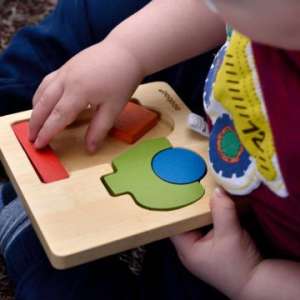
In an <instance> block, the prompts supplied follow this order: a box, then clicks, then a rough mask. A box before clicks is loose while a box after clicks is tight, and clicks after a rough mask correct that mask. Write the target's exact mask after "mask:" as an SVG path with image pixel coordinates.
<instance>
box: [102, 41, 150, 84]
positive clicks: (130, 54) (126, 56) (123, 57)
mask: <svg viewBox="0 0 300 300" xmlns="http://www.w3.org/2000/svg"><path fill="white" fill-rule="evenodd" d="M103 42H104V43H105V44H106V45H107V46H108V47H109V48H111V51H113V52H115V55H116V60H119V61H121V62H122V65H127V66H128V70H132V71H133V72H134V73H135V76H136V77H137V78H138V79H139V80H140V81H141V80H142V79H143V78H144V77H145V76H147V75H148V74H147V72H146V71H145V68H144V65H143V64H142V62H141V61H140V60H139V59H138V57H137V55H136V53H135V52H134V51H133V50H132V48H131V47H128V46H127V45H126V43H124V42H123V41H122V40H120V39H118V38H116V37H115V36H114V35H108V37H107V38H106V39H105V40H104V41H103Z"/></svg>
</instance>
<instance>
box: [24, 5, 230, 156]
mask: <svg viewBox="0 0 300 300" xmlns="http://www.w3.org/2000/svg"><path fill="white" fill-rule="evenodd" d="M224 37H225V31H224V24H223V22H222V21H221V20H220V19H219V17H218V16H217V15H215V14H213V13H211V12H210V11H209V10H208V9H207V7H206V6H205V4H203V2H202V1H199V0H154V1H151V3H150V4H148V5H147V6H145V7H144V8H143V9H142V10H140V11H139V12H138V13H136V14H134V15H133V16H131V17H130V18H128V19H127V20H125V21H124V22H123V23H121V24H120V25H119V26H117V27H116V28H115V29H114V30H113V31H112V32H111V33H110V34H109V35H108V37H107V38H106V39H105V40H104V41H103V42H101V43H99V44H97V45H94V46H92V47H90V48H88V49H86V50H85V51H83V52H81V53H80V54H78V55H76V56H75V57H74V58H73V59H71V60H70V61H69V62H68V63H66V64H65V65H64V66H63V67H62V68H60V69H59V70H57V71H56V72H54V73H51V74H50V75H49V76H47V77H46V78H45V80H44V81H43V83H42V84H41V86H40V87H39V89H38V90H37V92H36V95H35V97H34V99H33V105H34V109H33V113H32V118H31V121H30V139H31V140H33V141H35V146H36V147H37V148H41V147H43V146H45V145H47V144H48V143H49V141H50V140H51V138H52V137H53V136H54V135H55V134H57V133H58V132H59V131H60V130H62V129H63V128H64V127H66V126H67V125H68V124H70V123H71V122H72V121H74V119H75V118H76V117H77V115H78V114H79V113H80V112H81V111H82V110H84V109H85V108H86V107H87V106H88V105H89V104H90V105H92V106H93V107H94V109H96V113H95V115H94V117H93V119H92V121H91V123H90V126H89V129H88V131H87V136H86V143H87V147H88V149H89V150H90V151H94V150H95V149H96V146H97V144H98V142H99V141H101V140H102V139H103V138H104V137H105V135H106V133H107V132H108V130H109V129H110V128H111V127H112V125H113V123H114V120H115V118H116V116H117V115H118V113H119V112H120V111H121V109H122V108H123V106H124V105H125V103H126V102H127V101H128V99H129V98H130V96H131V95H132V93H133V92H134V90H135V89H136V87H137V86H138V84H139V83H140V82H141V80H142V79H143V77H144V76H146V75H148V74H151V73H153V72H155V71H158V70H161V69H164V68H166V67H168V66H170V65H173V64H175V63H177V62H179V61H182V60H185V59H188V58H191V57H193V56H196V55H197V54H200V53H203V52H205V51H207V50H209V49H211V48H213V47H215V46H217V45H219V44H221V43H222V42H223V40H224Z"/></svg>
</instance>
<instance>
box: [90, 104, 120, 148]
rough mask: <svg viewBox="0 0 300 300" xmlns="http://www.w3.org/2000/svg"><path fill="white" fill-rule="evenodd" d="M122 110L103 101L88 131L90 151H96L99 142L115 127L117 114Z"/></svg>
mask: <svg viewBox="0 0 300 300" xmlns="http://www.w3.org/2000/svg"><path fill="white" fill-rule="evenodd" d="M120 111H121V108H120V109H116V108H114V107H113V106H112V105H111V103H103V104H102V105H101V106H99V108H98V109H97V111H96V112H95V114H94V116H93V119H92V120H91V123H90V125H89V128H88V130H87V133H86V145H87V148H88V150H89V151H90V152H94V151H96V149H97V147H98V146H99V144H100V143H101V142H102V140H103V139H104V138H105V137H106V135H107V134H108V131H109V130H110V129H111V128H112V127H113V125H114V121H115V119H116V116H117V115H118V114H119V112H120Z"/></svg>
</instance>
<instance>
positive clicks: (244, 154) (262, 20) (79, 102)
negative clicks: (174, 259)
mask: <svg viewBox="0 0 300 300" xmlns="http://www.w3.org/2000/svg"><path fill="white" fill-rule="evenodd" d="M209 7H210V9H212V8H213V10H214V11H217V13H216V14H215V13H212V12H211V11H209V10H208V8H207V7H206V6H205V4H204V3H203V2H201V1H196V0H189V1H182V0H172V1H171V0H165V1H163V0H161V1H159V0H157V1H151V2H150V3H149V4H148V5H147V6H145V7H144V8H143V9H141V10H140V11H139V12H138V13H136V14H135V15H133V16H132V17H130V18H128V19H126V20H125V22H123V23H121V24H120V25H118V26H117V27H116V28H115V29H114V30H112V31H111V32H110V33H109V35H108V36H107V37H106V38H105V39H104V41H103V42H100V43H99V44H96V45H94V46H92V47H90V48H88V49H86V50H85V51H83V52H81V53H80V54H79V55H77V56H75V57H74V58H72V59H71V60H70V61H69V62H67V63H66V64H65V65H64V66H63V67H61V68H59V69H58V70H57V71H55V72H54V73H52V74H50V75H49V76H48V77H46V79H45V80H44V81H43V83H42V84H41V85H40V87H39V88H38V90H37V92H36V94H35V96H34V100H33V106H34V108H33V114H32V118H31V122H30V125H31V135H30V138H31V139H32V141H34V143H35V146H36V147H37V148H40V147H43V146H45V145H46V144H47V143H48V142H49V141H50V140H51V138H52V137H53V136H54V135H55V134H56V133H57V132H58V131H60V130H62V129H63V128H64V127H65V126H66V125H68V124H69V123H70V122H72V121H73V120H74V119H75V118H76V116H77V114H78V113H79V112H80V111H81V110H83V109H84V108H86V106H87V105H88V104H91V105H92V106H94V107H95V108H96V109H97V112H96V114H95V116H94V118H93V120H92V122H91V124H90V127H89V129H88V132H87V136H86V143H87V147H88V149H89V150H90V151H95V150H96V148H97V146H98V145H99V141H101V139H103V137H104V136H105V134H106V132H107V131H108V130H109V128H110V127H111V125H112V124H113V120H114V118H115V116H116V115H117V114H118V112H119V111H120V110H121V109H122V107H123V106H124V104H125V101H126V100H127V99H128V98H129V96H130V95H131V93H132V92H133V91H134V89H135V88H136V86H137V85H138V84H139V83H140V82H141V80H142V78H143V77H144V76H145V75H149V74H151V73H153V72H156V71H159V70H161V69H163V68H165V67H168V66H170V65H172V64H174V63H177V62H178V61H180V60H183V59H187V58H190V57H192V56H195V55H197V54H198V53H203V52H204V51H206V50H209V49H211V48H212V47H216V46H217V45H219V44H221V43H222V42H223V41H224V39H225V25H224V22H223V19H224V20H225V21H226V23H229V24H230V25H231V26H233V27H234V29H236V30H239V31H240V32H241V33H243V34H245V35H247V36H248V37H249V38H251V40H253V41H255V42H251V41H250V40H249V38H246V36H244V35H243V34H240V33H237V32H235V31H233V33H232V35H231V37H229V39H228V42H227V43H226V44H225V46H224V47H223V48H222V49H221V52H220V53H219V54H218V56H217V57H216V60H215V63H214V65H213V68H212V70H211V72H210V74H209V77H208V80H207V85H206V91H205V92H206V94H205V97H204V100H205V108H206V110H207V112H208V114H209V115H210V117H211V123H212V125H213V127H212V132H211V136H210V153H209V154H210V160H211V166H212V171H213V172H215V174H216V178H217V180H218V182H220V184H221V185H223V187H224V188H226V189H227V190H228V191H230V192H232V193H234V194H237V195H246V194H249V193H251V197H252V200H253V201H252V203H251V204H252V206H253V209H254V211H255V213H256V216H257V220H258V222H259V223H261V225H262V228H263V229H264V231H265V233H266V235H267V236H268V242H269V243H270V245H271V246H272V249H273V250H274V251H273V253H274V254H276V259H264V258H263V257H262V255H261V254H260V253H259V251H258V250H257V248H256V246H255V245H254V242H253V241H252V240H251V238H250V237H249V235H248V234H247V233H246V232H245V231H244V230H243V229H241V227H240V224H239V222H238V219H237V216H236V212H235V208H234V205H233V203H232V201H231V200H230V199H229V198H228V196H226V195H225V194H224V192H222V191H221V190H220V189H218V190H217V191H216V192H215V194H214V196H213V199H212V203H211V207H212V214H213V221H214V229H213V231H211V232H210V233H208V234H207V235H206V236H204V237H202V236H201V234H200V233H198V232H191V233H186V234H183V235H181V236H178V237H174V238H173V242H174V244H175V246H176V248H177V251H178V254H179V257H180V258H181V260H182V262H183V263H184V264H185V266H186V267H187V268H188V269H189V270H190V271H191V272H192V273H193V274H195V275H196V276H197V277H199V278H200V279H202V280H204V281H206V282H207V283H209V284H211V285H213V286H214V287H216V288H217V289H218V290H220V291H221V292H222V293H224V294H225V295H227V296H228V297H230V298H232V299H276V298H277V299H299V296H300V289H299V281H300V280H299V278H300V277H299V275H300V264H299V263H298V262H296V261H299V257H300V252H299V250H300V244H299V243H300V239H299V221H298V219H297V216H298V214H297V212H299V210H300V207H299V204H298V203H297V196H298V195H299V188H298V184H297V182H296V176H295V173H296V169H297V166H299V159H298V158H297V157H298V149H297V147H298V145H299V142H298V141H297V136H298V135H297V131H296V128H297V126H296V116H297V115H298V113H297V111H295V110H297V106H296V105H293V106H292V110H291V111H290V107H291V106H290V105H284V104H286V103H287V101H289V102H290V101H294V99H295V98H294V97H295V95H297V93H296V88H297V86H298V84H297V83H299V80H297V79H298V77H297V76H298V74H299V69H298V68H299V53H298V52H297V51H296V50H297V49H299V48H300V45H299V36H298V35H299V34H298V31H297V28H298V26H297V25H299V24H298V22H299V20H298V16H299V13H300V4H298V3H297V2H296V1H293V0H290V1H289V3H288V4H287V2H286V3H285V4H283V3H282V2H280V1H275V2H274V0H273V1H271V0H264V1H259V2H258V1H250V0H249V1H240V2H237V1H234V0H218V1H214V2H212V1H210V2H209ZM282 16H284V17H283V18H282ZM287 16H288V18H287ZM254 18H255V22H253V20H254ZM279 20H280V23H279V24H280V26H277V24H278V22H279ZM153 22H155V25H156V26H153ZM157 27H159V30H158V29H157ZM136 28H138V29H139V32H136ZM145 37H147V38H146V39H145ZM162 41H163V42H162ZM102 57H105V59H104V60H102V59H101V58H102ZM271 63H272V64H271ZM266 64H268V65H267V67H268V68H267V67H266ZM114 65H116V66H117V68H114V69H113V70H112V69H111V66H114ZM268 69H269V70H270V72H268ZM279 74H280V75H282V74H283V75H284V76H288V80H286V81H284V82H282V79H281V77H280V76H279ZM82 78H84V79H86V80H82ZM98 78H101V80H95V79H98ZM279 78H280V79H281V80H280V81H279ZM78 82H80V89H79V88H78ZM115 82H118V83H121V85H120V86H119V88H118V90H117V91H116V90H115V89H114V83H115ZM213 83H214V84H213ZM99 95H103V97H99ZM271 100H272V105H270V103H271ZM278 107H280V110H279V109H278ZM280 112H284V114H285V115H290V117H289V118H288V119H287V118H286V119H284V120H280V123H279V122H278V113H280ZM279 124H280V125H279ZM283 135H284V138H283ZM286 140H287V143H285V141H286ZM289 142H293V143H289ZM228 144H229V145H230V147H226V145H228ZM224 258H226V259H224ZM279 258H280V259H279ZM284 259H287V260H284ZM168 274H169V275H170V274H171V272H169V273H168ZM176 274H178V273H177V272H176ZM69 278H71V275H70V277H69ZM184 278H185V279H186V277H184ZM192 281H193V280H192V279H191V282H192ZM175 282H176V280H175ZM184 282H186V280H185V281H184ZM188 282H189V281H188ZM198 284H199V285H200V281H199V282H198ZM192 286H194V285H192ZM172 288H174V289H175V290H176V288H177V284H176V286H174V285H173V286H172ZM191 290H192V288H191ZM176 295H177V296H176V297H174V298H175V299H181V298H182V299H187V298H189V295H187V294H184V295H180V294H179V293H177V294H176ZM200 296H201V294H197V293H194V297H197V298H200ZM136 297H138V296H136ZM180 297H181V298H180ZM218 297H221V296H218ZM132 298H134V297H132ZM167 298H168V296H165V297H164V299H167ZM174 298H171V297H170V295H169V299H174Z"/></svg>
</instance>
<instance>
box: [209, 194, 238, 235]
mask: <svg viewBox="0 0 300 300" xmlns="http://www.w3.org/2000/svg"><path fill="white" fill-rule="evenodd" d="M211 210H212V217H213V223H214V236H215V237H216V238H218V237H224V236H225V235H227V234H232V233H238V232H239V231H240V230H241V226H240V223H239V220H238V217H237V213H236V208H235V205H234V203H233V201H232V200H231V199H230V198H229V197H228V196H227V195H226V194H225V192H224V191H223V190H222V189H221V188H217V189H216V190H215V192H214V194H213V196H212V199H211Z"/></svg>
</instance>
